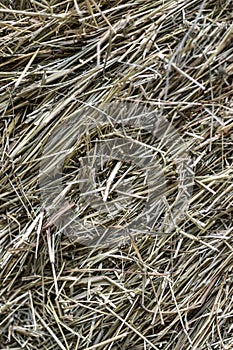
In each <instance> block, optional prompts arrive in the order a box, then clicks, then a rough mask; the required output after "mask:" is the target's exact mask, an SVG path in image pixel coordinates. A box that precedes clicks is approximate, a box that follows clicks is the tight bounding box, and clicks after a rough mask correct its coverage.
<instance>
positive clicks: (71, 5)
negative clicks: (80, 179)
mask: <svg viewBox="0 0 233 350" xmlns="http://www.w3.org/2000/svg"><path fill="white" fill-rule="evenodd" d="M232 9H233V7H232V1H231V0H226V1H220V0H215V1H212V0H204V1H199V0H194V1H186V0H180V1H173V0H166V1H148V0H136V1H130V2H126V1H121V0H118V1H115V0H113V1H97V0H86V1H83V2H78V1H76V0H74V1H71V0H64V1H61V0H48V1H45V0H42V1H32V0H20V1H1V2H0V52H1V57H0V111H1V117H0V130H1V135H0V137H1V180H0V181H1V182H0V185H1V187H0V203H1V205H0V349H1V350H3V349H4V350H6V349H12V350H13V349H30V350H32V349H39V348H40V349H46V350H48V349H64V350H65V349H66V350H67V349H72V350H73V349H80V350H82V349H83V350H84V349H86V350H88V349H89V350H91V349H93V350H94V349H98V350H100V349H105V350H107V349H108V350H110V349H112V350H117V349H132V350H137V349H138V350H142V349H148V350H149V349H163V350H180V349H184V350H186V349H198V350H199V349H206V350H207V349H208V350H210V349H212V350H215V349H216V350H219V349H225V350H226V349H232V348H233V328H232V321H233V314H232V301H233V282H232V278H233V273H232V262H233V242H232V202H233V185H232V175H233V167H232V142H233V100H232V73H233V46H232V41H233V26H232V19H233V17H232ZM112 101H117V102H122V103H133V104H134V105H138V104H146V106H150V108H153V109H154V110H155V111H156V112H157V113H158V115H164V116H166V118H167V120H168V121H169V122H170V123H171V124H172V125H174V127H175V128H176V130H177V131H178V132H179V134H180V135H181V136H182V138H183V140H184V141H185V142H186V144H187V145H188V151H189V154H190V157H191V160H192V169H193V173H194V185H193V192H192V196H191V198H190V200H189V208H188V210H187V213H186V215H185V216H184V217H183V219H182V220H181V221H180V222H179V225H176V227H175V228H174V230H173V231H172V232H170V233H169V234H167V233H166V232H164V231H163V232H162V231H160V230H158V229H157V230H156V229H155V232H153V235H152V234H146V232H140V235H139V236H138V237H135V238H134V237H130V240H129V242H127V243H126V244H125V245H122V244H116V245H114V246H111V247H103V246H102V245H97V246H94V245H93V246H90V245H85V244H81V243H80V242H79V241H78V239H77V240H74V239H72V240H71V239H69V237H68V236H66V235H64V234H56V232H57V228H56V227H54V226H53V225H48V226H46V222H47V220H49V217H48V214H47V213H46V212H45V211H43V210H42V201H41V193H40V186H39V174H40V165H41V159H42V158H43V150H44V147H45V145H46V143H47V141H48V138H49V135H51V134H52V133H53V132H54V131H55V130H56V128H57V127H58V126H59V125H61V124H62V123H63V122H64V121H67V120H69V119H70V118H72V116H73V115H74V114H75V113H76V111H77V110H79V109H80V108H81V107H83V105H84V104H85V106H86V105H95V106H99V107H100V108H103V106H105V105H107V104H108V103H110V102H112ZM114 130H115V129H114ZM107 132H109V130H108V126H106V130H105V131H104V133H105V134H106V133H107ZM128 133H129V134H130V133H131V135H135V130H133V131H132V130H130V129H129V130H128ZM84 136H85V135H84ZM84 140H85V137H84ZM61 141H62V140H61ZM147 141H148V140H147V139H146V138H142V143H146V142H147ZM86 142H87V143H88V142H89V143H90V140H87V141H86ZM80 147H81V146H80V145H79V148H78V147H77V148H76V149H75V153H77V152H80V153H79V154H81V155H82V148H80ZM84 153H85V150H84ZM72 157H73V155H72V154H71V155H70V158H69V159H68V160H67V163H66V165H67V166H66V168H65V169H64V174H65V175H66V176H67V178H68V180H69V181H70V180H72V176H71V175H72V170H71V165H72V160H74V157H73V158H72ZM168 165H169V166H168V170H167V178H168V185H167V193H166V197H167V203H168V209H167V210H168V211H169V208H170V206H172V203H173V202H174V198H175V195H176V191H177V181H176V176H177V173H176V171H175V170H174V169H172V164H170V163H169V164H168ZM170 165H171V167H170ZM115 166H116V163H114V162H113V164H111V163H108V164H107V163H106V164H105V167H104V171H103V173H102V174H100V175H99V178H100V179H102V180H101V181H103V182H104V181H106V179H107V178H109V176H110V174H111V171H112V170H113V168H114V167H115ZM124 166H125V167H127V164H124ZM124 171H125V170H124V168H122V172H124ZM133 171H134V172H135V169H134V170H132V173H133ZM133 175H134V176H135V173H134V174H133ZM133 175H132V174H131V175H130V176H133ZM101 176H102V178H101ZM138 176H139V177H138V178H139V180H137V181H138V182H137V181H136V183H137V189H138V188H139V190H141V188H142V182H140V181H141V180H140V174H139V175H138ZM67 196H68V197H69V198H71V197H72V200H78V198H79V192H78V189H75V187H74V188H73V192H72V193H67ZM135 208H136V206H135ZM135 210H137V209H135ZM135 213H136V211H135ZM87 214H90V212H88V213H87ZM101 220H102V219H101ZM110 224H112V222H111V223H109V222H108V225H110ZM43 225H44V227H45V228H46V229H43Z"/></svg>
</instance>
